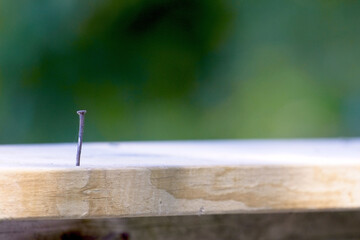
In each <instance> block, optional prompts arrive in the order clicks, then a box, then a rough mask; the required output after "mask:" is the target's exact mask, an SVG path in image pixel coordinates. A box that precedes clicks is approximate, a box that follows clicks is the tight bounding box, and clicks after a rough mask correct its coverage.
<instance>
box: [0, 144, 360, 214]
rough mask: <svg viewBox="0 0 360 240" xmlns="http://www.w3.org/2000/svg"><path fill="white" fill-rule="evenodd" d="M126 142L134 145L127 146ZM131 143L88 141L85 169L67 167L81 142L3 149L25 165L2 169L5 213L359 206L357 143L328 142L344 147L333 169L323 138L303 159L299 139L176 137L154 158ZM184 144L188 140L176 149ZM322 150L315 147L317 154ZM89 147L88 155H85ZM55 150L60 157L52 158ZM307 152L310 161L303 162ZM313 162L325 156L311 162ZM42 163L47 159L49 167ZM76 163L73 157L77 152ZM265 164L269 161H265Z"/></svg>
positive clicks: (307, 147) (1, 209)
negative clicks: (187, 139) (244, 148)
mask: <svg viewBox="0 0 360 240" xmlns="http://www.w3.org/2000/svg"><path fill="white" fill-rule="evenodd" d="M126 144H129V145H131V146H130V147H129V145H128V146H127V147H124V145H126ZM132 144H133V143H125V144H123V145H122V144H120V145H117V144H115V145H114V144H95V143H94V144H89V145H88V146H86V144H85V145H84V156H87V157H84V159H82V161H84V162H86V161H88V162H87V163H84V165H85V166H83V167H75V166H74V167H71V166H63V165H66V164H64V162H66V161H68V160H69V159H67V158H65V157H64V156H66V154H67V153H68V152H69V151H66V149H67V148H69V149H71V148H70V147H72V146H73V145H70V144H65V145H43V146H38V145H33V146H3V147H1V148H0V151H1V153H4V154H1V157H0V159H1V160H0V164H2V161H5V160H4V159H6V152H7V151H8V152H11V151H13V150H15V149H16V150H17V151H18V152H19V156H21V157H23V158H24V159H23V160H22V159H21V158H20V157H18V158H15V157H14V156H12V158H14V159H17V162H16V161H14V160H13V162H11V163H9V161H8V162H7V163H6V164H3V165H2V166H1V167H0V196H1V198H0V218H1V219H33V218H35V219H37V218H46V219H59V218H97V217H135V216H170V215H203V214H215V213H216V214H224V213H253V212H279V211H280V212H281V211H309V210H344V209H358V208H359V207H360V163H359V164H357V161H356V160H357V159H358V158H359V156H360V155H358V156H353V155H351V154H349V152H351V151H353V153H356V151H358V149H357V147H358V145H359V141H358V140H353V141H350V143H349V141H340V140H336V141H333V142H331V141H328V145H329V146H330V148H333V149H334V148H335V145H336V146H337V147H338V149H337V155H336V154H333V155H332V156H331V157H329V158H328V160H329V164H328V165H327V164H326V160H327V158H326V157H324V155H323V154H322V151H323V152H326V151H325V150H326V145H327V144H326V141H324V140H323V141H301V144H300V145H301V149H302V150H301V151H302V152H303V153H304V154H303V155H301V154H299V151H298V152H297V151H293V152H294V154H293V155H291V154H290V153H291V151H289V149H291V147H293V148H295V147H294V146H291V145H296V144H298V145H299V142H296V141H295V142H291V141H280V142H279V143H276V144H277V145H278V146H282V147H279V149H277V150H276V148H274V147H272V148H270V147H269V146H268V145H271V146H275V145H276V144H275V143H274V141H260V142H257V141H253V142H251V144H250V143H249V142H246V141H245V142H242V141H224V142H221V141H220V142H217V143H216V142H210V143H207V142H191V143H188V142H185V143H180V142H174V143H173V144H174V145H175V146H173V145H171V143H157V144H158V146H157V148H158V153H157V154H156V151H155V150H154V149H153V148H150V149H152V150H151V151H153V152H151V154H150V153H146V151H145V150H146V149H147V146H146V145H147V144H150V145H152V146H154V145H156V143H134V145H132ZM274 144H275V145H274ZM286 144H288V146H286ZM349 144H350V145H349ZM184 145H185V146H184ZM243 145H247V146H250V145H251V146H252V147H253V150H254V149H255V146H256V145H257V146H258V147H257V150H256V151H255V150H254V156H256V158H257V161H254V164H249V159H251V158H249V156H250V155H249V151H250V152H251V150H249V149H248V150H247V151H248V152H247V153H246V154H247V155H246V154H245V155H242V154H243V153H242V152H241V148H242V146H243ZM176 146H180V147H179V148H180V150H178V152H176V151H175V150H176ZM197 146H199V148H201V149H202V150H201V151H203V152H204V154H203V157H202V156H201V151H199V149H197V150H193V149H196V147H197ZM32 147H33V148H34V149H35V150H34V152H33V153H32V151H33V150H32ZM166 147H168V148H170V149H172V150H173V152H172V154H173V155H169V154H168V155H166V154H164V155H161V154H162V153H163V151H168V150H167V148H166ZM36 148H37V149H36ZM164 148H165V150H164ZM206 148H209V152H210V153H211V151H214V149H215V150H216V149H222V150H223V151H224V148H225V150H226V151H227V152H231V156H230V155H225V157H224V158H225V161H222V158H221V156H222V154H221V151H220V150H219V151H215V153H214V154H216V153H220V154H219V155H216V156H215V157H213V158H211V157H209V160H208V161H207V162H208V164H205V162H206V160H207V156H209V152H208V151H206ZM282 148H283V149H284V150H283V151H282V150H281V149H282ZM9 149H10V150H11V151H10V150H9ZM24 149H25V150H24ZM39 149H40V150H39ZM41 149H42V151H41ZM64 149H65V150H64ZM129 149H132V150H131V151H132V152H131V151H130V150H129ZM144 149H145V150H144ZM174 149H175V150H174ZM186 149H188V150H186ZM239 149H240V151H239ZM262 149H263V150H262ZM314 149H315V150H316V149H317V151H314V152H315V153H314V154H313V155H311V154H309V153H311V152H312V151H313V150H314ZM319 149H320V150H319ZM333 149H332V151H333ZM339 149H342V151H343V154H341V150H339ZM87 150H88V153H87V154H88V155H86V154H85V152H86V151H87ZM192 151H194V152H195V153H196V154H195V155H194V156H193V157H192V158H191V161H190V160H189V158H186V157H184V155H188V156H191V154H192V153H191V152H192ZM301 151H300V153H301ZM52 152H54V153H55V154H57V155H56V156H55V157H54V156H52V155H51V154H52ZM130 152H131V154H130ZM139 152H141V154H140V153H139ZM244 152H245V151H244ZM269 152H272V153H273V155H271V154H269ZM26 153H27V154H29V156H28V158H27V156H26ZM40 153H41V154H40ZM90 153H91V154H95V156H94V155H91V154H90ZM284 153H286V156H287V157H288V161H287V163H286V162H284V159H285V158H284V159H282V160H281V163H280V162H276V161H275V162H271V161H273V160H271V161H269V159H276V158H274V156H276V155H277V156H280V157H279V159H281V158H282V157H281V156H285V155H281V154H284ZM31 154H33V155H31ZM89 154H90V155H89ZM326 154H328V153H326ZM326 154H325V156H326ZM39 155H41V156H40V157H39ZM129 155H130V156H134V155H136V160H137V161H138V162H136V163H135V162H134V159H132V157H130V158H129V157H127V156H129ZM335 155H336V156H344V158H341V157H336V156H335ZM37 156H38V157H37ZM74 156H75V155H74ZM102 156H103V158H102ZM244 156H247V157H244ZM261 156H262V158H261ZM334 156H335V157H334ZM301 157H303V159H304V162H305V163H304V164H299V163H298V161H299V159H301ZM182 158H184V159H185V160H183V161H182V160H181V159H182ZM315 158H318V159H319V162H316V161H315V160H314V162H313V163H312V164H309V163H307V162H306V161H307V160H308V159H315ZM27 159H33V160H34V159H35V160H34V161H33V162H31V161H28V160H27ZM44 159H48V163H46V161H45V160H44ZM102 159H103V162H102ZM119 159H120V160H121V159H122V160H124V161H121V162H120V161H119ZM154 159H155V160H154ZM196 159H199V160H198V161H197V160H196ZM243 159H245V160H246V161H243ZM292 159H295V161H292ZM336 159H338V162H336V161H335V160H336ZM71 160H73V161H74V163H75V160H74V157H73V159H71ZM153 160H154V161H153ZM93 161H98V162H99V167H97V166H93V165H95V163H94V162H93ZM152 161H153V162H152ZM259 161H263V163H262V164H259V163H258V162H259ZM166 162H168V164H166ZM224 162H225V163H226V164H224ZM294 162H295V164H294ZM265 163H266V164H265Z"/></svg>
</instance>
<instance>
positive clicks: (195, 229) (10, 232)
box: [0, 211, 360, 240]
mask: <svg viewBox="0 0 360 240" xmlns="http://www.w3.org/2000/svg"><path fill="white" fill-rule="evenodd" d="M359 222H360V212H356V211H352V212H311V213H281V214H230V215H206V216H201V217H199V216H176V217H139V218H118V219H116V218H106V219H86V220H68V219H67V220H52V221H46V220H16V221H1V222H0V239H6V240H39V239H41V240H55V239H56V240H59V239H62V240H69V239H71V240H74V239H75V240H76V239H92V240H95V239H96V240H125V239H127V240H135V239H156V240H162V239H164V240H183V239H186V240H198V239H206V240H219V239H232V240H236V239H239V240H257V239H269V240H275V239H276V240H279V239H281V240H294V239H297V240H301V239H304V240H305V239H306V240H307V239H316V240H329V239H331V240H358V239H360V228H359Z"/></svg>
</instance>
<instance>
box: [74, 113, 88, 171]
mask: <svg viewBox="0 0 360 240" xmlns="http://www.w3.org/2000/svg"><path fill="white" fill-rule="evenodd" d="M76 113H77V114H79V118H80V123H79V139H78V146H77V154H76V166H80V155H81V146H82V141H83V133H84V119H85V113H86V110H79V111H77V112H76Z"/></svg>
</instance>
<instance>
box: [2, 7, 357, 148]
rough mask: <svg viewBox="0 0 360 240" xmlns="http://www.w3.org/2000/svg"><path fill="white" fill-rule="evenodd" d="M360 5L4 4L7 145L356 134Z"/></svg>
mask: <svg viewBox="0 0 360 240" xmlns="http://www.w3.org/2000/svg"><path fill="white" fill-rule="evenodd" d="M359 13H360V1H333V0H331V1H286V0H283V1H278V0H272V1H265V0H264V1H235V0H234V1H231V0H151V1H149V0H146V1H145V0H133V1H118V0H88V1H79V0H61V1H59V0H46V1H40V0H34V1H25V0H23V1H0V143H38V142H39V143H40V142H75V141H76V140H77V131H78V116H77V114H76V113H75V112H76V110H79V109H86V110H87V111H88V113H87V114H86V120H85V121H86V125H85V135H84V139H85V141H122V140H167V139H217V138H300V137H301V138H305V137H306V138H307V137H352V136H357V135H359V134H360V67H359V63H360V27H359V26H360V14H359Z"/></svg>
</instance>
